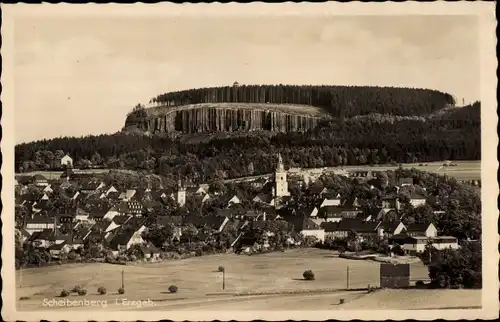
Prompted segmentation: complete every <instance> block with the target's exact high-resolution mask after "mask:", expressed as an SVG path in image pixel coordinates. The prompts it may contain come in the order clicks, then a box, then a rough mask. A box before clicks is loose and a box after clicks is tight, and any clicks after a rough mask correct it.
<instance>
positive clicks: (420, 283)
mask: <svg viewBox="0 0 500 322" xmlns="http://www.w3.org/2000/svg"><path fill="white" fill-rule="evenodd" d="M415 284H416V285H424V281H417V283H415Z"/></svg>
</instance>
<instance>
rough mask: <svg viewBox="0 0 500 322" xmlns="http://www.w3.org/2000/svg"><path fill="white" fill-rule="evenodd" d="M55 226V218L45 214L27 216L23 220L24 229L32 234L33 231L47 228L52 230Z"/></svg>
mask: <svg viewBox="0 0 500 322" xmlns="http://www.w3.org/2000/svg"><path fill="white" fill-rule="evenodd" d="M55 228H56V219H55V218H51V217H49V216H47V215H31V216H27V218H25V221H24V229H25V230H26V231H27V232H28V233H29V234H30V235H33V233H34V232H37V231H43V230H46V229H49V230H51V231H53V230H54V229H55Z"/></svg>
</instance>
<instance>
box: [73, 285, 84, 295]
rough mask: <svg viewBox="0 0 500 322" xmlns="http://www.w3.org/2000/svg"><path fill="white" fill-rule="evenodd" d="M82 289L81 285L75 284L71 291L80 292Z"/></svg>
mask: <svg viewBox="0 0 500 322" xmlns="http://www.w3.org/2000/svg"><path fill="white" fill-rule="evenodd" d="M81 289H82V286H81V285H75V287H73V289H72V290H71V292H73V293H78V292H80V290H81Z"/></svg>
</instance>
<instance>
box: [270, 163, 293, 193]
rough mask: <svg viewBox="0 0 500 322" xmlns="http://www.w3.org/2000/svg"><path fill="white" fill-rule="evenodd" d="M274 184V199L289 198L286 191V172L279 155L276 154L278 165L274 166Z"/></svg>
mask: <svg viewBox="0 0 500 322" xmlns="http://www.w3.org/2000/svg"><path fill="white" fill-rule="evenodd" d="M274 184H275V191H274V196H275V197H285V196H289V195H290V192H289V191H288V182H287V179H286V171H285V166H284V165H283V159H282V158H281V154H280V153H278V164H277V166H276V172H275V174H274Z"/></svg>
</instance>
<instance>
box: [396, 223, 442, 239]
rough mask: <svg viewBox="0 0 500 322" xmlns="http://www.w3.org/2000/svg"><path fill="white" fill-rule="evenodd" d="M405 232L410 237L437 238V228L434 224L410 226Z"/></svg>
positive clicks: (406, 227) (407, 226)
mask: <svg viewBox="0 0 500 322" xmlns="http://www.w3.org/2000/svg"><path fill="white" fill-rule="evenodd" d="M404 230H405V232H406V233H407V234H408V235H409V236H424V237H436V236H437V233H438V232H437V228H436V226H434V224H432V223H430V224H410V225H406V226H405V229H404Z"/></svg>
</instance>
